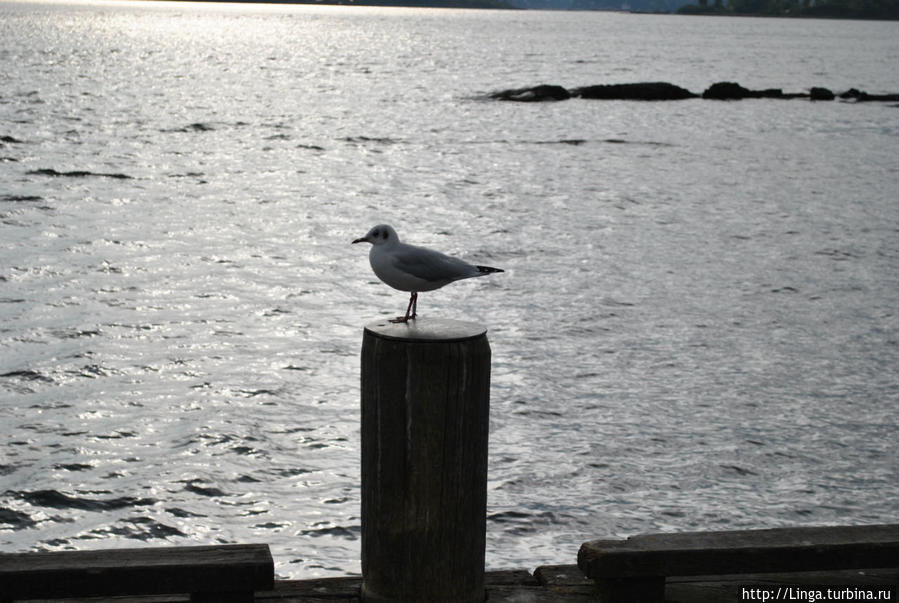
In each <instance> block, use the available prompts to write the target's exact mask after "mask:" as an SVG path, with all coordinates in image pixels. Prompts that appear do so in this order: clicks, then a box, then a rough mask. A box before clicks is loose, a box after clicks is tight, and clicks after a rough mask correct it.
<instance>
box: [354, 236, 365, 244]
mask: <svg viewBox="0 0 899 603" xmlns="http://www.w3.org/2000/svg"><path fill="white" fill-rule="evenodd" d="M353 243H368V239H367V238H365V237H362V238H361V239H356V240H355V241H353Z"/></svg>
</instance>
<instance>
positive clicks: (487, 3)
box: [177, 0, 521, 10]
mask: <svg viewBox="0 0 899 603" xmlns="http://www.w3.org/2000/svg"><path fill="white" fill-rule="evenodd" d="M177 1H179V2H180V1H187V2H228V3H242V4H308V5H318V6H384V7H405V8H474V9H493V10H521V9H519V8H518V7H515V6H512V5H511V4H508V3H506V2H503V1H502V0H177Z"/></svg>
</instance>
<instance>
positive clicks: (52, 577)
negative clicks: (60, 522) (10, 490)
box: [0, 544, 274, 599]
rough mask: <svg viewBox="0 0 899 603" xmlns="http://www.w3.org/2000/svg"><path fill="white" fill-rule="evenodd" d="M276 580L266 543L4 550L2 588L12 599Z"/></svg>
mask: <svg viewBox="0 0 899 603" xmlns="http://www.w3.org/2000/svg"><path fill="white" fill-rule="evenodd" d="M273 584H274V562H273V560H272V556H271V552H270V551H269V548H268V545H265V544H233V545H219V546H190V547H151V548H139V549H105V550H97V551H54V552H38V553H2V554H0V593H3V596H5V597H7V598H11V599H17V598H18V599H26V598H31V599H35V598H50V597H66V596H69V597H71V596H81V597H88V596H111V595H118V594H132V595H138V594H148V595H150V594H164V593H197V592H250V593H251V592H253V591H255V590H265V589H270V588H272V586H273Z"/></svg>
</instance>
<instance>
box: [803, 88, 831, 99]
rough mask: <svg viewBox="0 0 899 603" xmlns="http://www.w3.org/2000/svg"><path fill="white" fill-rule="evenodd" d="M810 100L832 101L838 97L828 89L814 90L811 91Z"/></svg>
mask: <svg viewBox="0 0 899 603" xmlns="http://www.w3.org/2000/svg"><path fill="white" fill-rule="evenodd" d="M809 98H810V99H812V100H813V101H832V100H833V99H835V98H836V95H835V94H834V93H833V92H831V91H830V90H828V89H827V88H818V87H815V88H812V89H811V90H809Z"/></svg>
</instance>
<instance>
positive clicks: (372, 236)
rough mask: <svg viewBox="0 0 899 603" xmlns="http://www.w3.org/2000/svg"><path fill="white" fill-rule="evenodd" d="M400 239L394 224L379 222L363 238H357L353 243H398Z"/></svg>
mask: <svg viewBox="0 0 899 603" xmlns="http://www.w3.org/2000/svg"><path fill="white" fill-rule="evenodd" d="M399 240H400V239H399V237H398V236H397V235H396V231H395V230H394V229H393V227H392V226H389V225H387V224H378V225H377V226H374V227H372V229H371V230H369V231H368V233H366V235H365V236H364V237H362V238H359V239H356V240H355V241H353V243H371V244H372V245H386V244H387V243H396V242H398V241H399Z"/></svg>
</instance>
